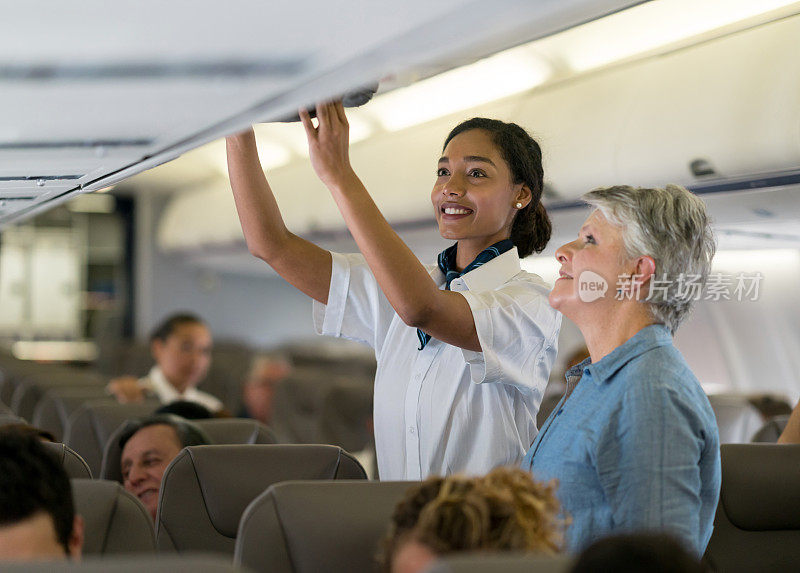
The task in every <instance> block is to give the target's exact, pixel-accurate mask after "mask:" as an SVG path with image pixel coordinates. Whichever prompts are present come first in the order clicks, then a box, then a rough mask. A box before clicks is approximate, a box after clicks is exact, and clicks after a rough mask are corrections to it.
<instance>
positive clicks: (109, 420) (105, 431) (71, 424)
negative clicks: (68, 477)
mask: <svg viewBox="0 0 800 573" xmlns="http://www.w3.org/2000/svg"><path fill="white" fill-rule="evenodd" d="M158 405H159V403H158V402H157V401H155V400H147V401H145V402H141V403H138V404H118V403H117V402H115V401H114V400H111V399H109V400H103V401H94V402H88V403H84V404H83V405H82V406H81V407H79V408H78V409H77V410H75V411H74V412H73V413H72V415H71V416H70V417H69V420H68V421H67V430H66V432H65V433H64V443H65V444H67V445H68V446H69V447H71V448H72V449H73V450H75V451H76V452H78V453H79V454H80V455H81V457H82V458H83V459H84V460H86V463H87V464H89V468H90V469H91V470H92V475H100V469H101V465H102V462H103V451H104V450H105V446H106V442H107V441H108V439H109V437H110V436H111V434H112V433H113V432H114V430H116V429H117V428H118V427H119V426H120V424H122V423H123V422H124V421H125V420H128V419H130V418H140V417H142V416H147V415H149V414H151V413H152V412H153V411H154V410H155V409H156V408H158Z"/></svg>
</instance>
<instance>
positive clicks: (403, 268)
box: [300, 102, 481, 351]
mask: <svg viewBox="0 0 800 573" xmlns="http://www.w3.org/2000/svg"><path fill="white" fill-rule="evenodd" d="M300 118H301V120H302V121H303V125H304V127H305V128H306V135H307V136H308V141H309V152H310V156H311V163H312V165H313V167H314V170H315V171H316V173H317V175H318V176H319V178H320V179H321V180H322V182H323V183H325V185H326V186H327V187H328V189H329V190H330V191H331V194H332V195H333V198H334V200H335V201H336V204H337V206H338V207H339V211H340V212H341V213H342V216H343V217H344V220H345V223H346V224H347V228H348V229H349V230H350V233H351V234H352V235H353V238H354V239H355V240H356V243H357V244H358V248H359V249H360V250H361V253H362V254H363V255H364V258H365V259H366V261H367V264H368V265H369V267H370V270H371V271H372V273H373V274H374V275H375V279H376V280H377V281H378V284H379V285H380V287H381V290H382V291H383V293H384V294H385V295H386V298H387V299H388V300H389V303H390V304H391V305H392V308H394V310H395V312H397V314H398V315H399V316H400V318H401V319H402V320H403V322H405V323H406V324H407V325H409V326H414V327H416V328H420V329H422V330H423V331H425V332H427V333H428V334H430V335H431V336H433V337H434V338H436V339H437V340H441V341H443V342H446V343H448V344H452V345H454V346H458V347H460V348H465V349H467V350H474V351H480V350H481V346H480V342H479V341H478V334H477V331H476V329H475V320H474V318H473V316H472V310H471V309H470V307H469V303H467V300H466V299H465V298H464V297H463V296H462V295H461V294H459V293H457V292H451V291H443V290H439V288H438V286H437V285H436V283H434V282H433V279H432V278H431V277H430V275H429V274H428V271H427V270H426V269H425V267H424V266H423V265H422V264H421V263H420V262H419V260H418V259H417V257H415V256H414V253H412V252H411V250H410V249H409V248H408V247H407V246H406V244H405V243H404V242H403V240H402V239H401V238H400V237H399V236H398V235H397V233H395V232H394V230H393V229H392V228H391V227H390V226H389V223H388V222H387V221H386V219H385V218H384V217H383V215H382V214H381V212H380V210H379V209H378V207H377V206H376V205H375V202H374V201H373V200H372V197H370V195H369V193H368V192H367V190H366V188H365V187H364V185H363V183H361V180H360V179H359V178H358V176H357V175H356V174H355V172H354V171H353V169H352V167H351V165H350V158H349V151H348V123H347V118H346V117H345V114H344V107H343V106H342V104H341V102H337V103H331V104H320V105H318V106H317V119H318V122H319V126H318V127H314V125H313V124H312V122H311V118H310V117H309V115H308V113H306V112H305V111H304V110H301V112H300Z"/></svg>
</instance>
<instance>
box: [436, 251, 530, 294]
mask: <svg viewBox="0 0 800 573" xmlns="http://www.w3.org/2000/svg"><path fill="white" fill-rule="evenodd" d="M520 271H522V267H521V266H520V263H519V253H518V252H517V248H516V247H513V248H511V249H509V250H508V251H506V252H505V253H503V254H502V255H498V256H497V257H495V258H493V259H492V260H491V261H489V262H488V263H485V264H483V265H481V266H480V267H478V268H477V269H473V270H471V271H470V272H468V273H467V274H465V275H461V277H459V278H460V279H461V280H463V281H464V284H465V285H466V287H467V289H468V290H474V291H485V290H494V289H496V288H497V287H499V286H500V285H502V284H505V283H506V282H508V280H509V279H511V277H513V276H516V275H518V274H519V273H520ZM431 276H432V277H433V279H434V280H435V281H436V284H438V285H441V284H444V280H445V279H444V273H442V271H441V270H439V267H438V266H437V267H436V268H435V269H433V270H432V271H431ZM456 280H458V279H456ZM453 290H457V289H453Z"/></svg>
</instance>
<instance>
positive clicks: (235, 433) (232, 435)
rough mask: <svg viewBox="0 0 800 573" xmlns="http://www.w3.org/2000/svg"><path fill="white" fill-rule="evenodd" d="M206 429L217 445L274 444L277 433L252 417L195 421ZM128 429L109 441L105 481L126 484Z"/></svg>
mask: <svg viewBox="0 0 800 573" xmlns="http://www.w3.org/2000/svg"><path fill="white" fill-rule="evenodd" d="M192 423H193V424H194V425H195V426H197V427H199V428H200V429H202V430H203V431H204V432H205V433H206V435H207V436H208V437H209V438H210V439H211V443H212V444H214V445H222V444H274V443H276V442H277V439H276V438H275V434H274V433H273V432H272V430H270V429H269V428H268V427H267V426H265V425H264V424H262V423H261V422H259V421H258V420H251V419H249V418H210V419H208V420H192ZM125 430H126V425H125V424H122V425H121V426H120V427H119V428H117V429H116V430H115V431H114V433H113V434H111V436H110V437H109V438H108V440H107V441H106V447H105V450H104V452H103V465H102V469H101V470H100V477H101V478H102V479H110V480H114V481H118V482H120V483H122V470H121V468H120V466H121V464H122V450H121V448H120V447H119V438H120V436H121V435H122V433H123V432H124V431H125Z"/></svg>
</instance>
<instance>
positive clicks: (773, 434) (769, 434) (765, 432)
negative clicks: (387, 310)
mask: <svg viewBox="0 0 800 573" xmlns="http://www.w3.org/2000/svg"><path fill="white" fill-rule="evenodd" d="M788 423H789V415H788V414H787V415H785V416H774V417H772V418H770V419H769V421H767V423H766V424H764V425H763V426H761V429H760V430H758V431H757V432H756V433H755V434H753V438H752V439H751V440H750V441H751V442H757V443H764V444H774V443H776V442H777V441H778V438H780V437H781V434H782V433H783V430H785V429H786V424H788Z"/></svg>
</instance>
